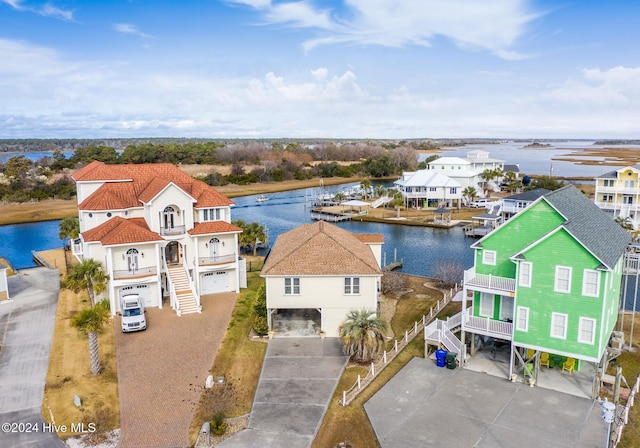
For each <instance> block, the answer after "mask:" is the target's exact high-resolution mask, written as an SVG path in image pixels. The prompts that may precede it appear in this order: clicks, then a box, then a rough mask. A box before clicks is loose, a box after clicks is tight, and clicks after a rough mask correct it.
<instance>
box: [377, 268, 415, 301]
mask: <svg viewBox="0 0 640 448" xmlns="http://www.w3.org/2000/svg"><path fill="white" fill-rule="evenodd" d="M380 287H381V290H382V294H385V295H390V294H399V293H401V292H402V291H404V290H405V289H407V288H408V287H409V281H408V280H407V277H405V276H404V275H403V274H401V273H400V272H395V271H387V272H385V273H384V275H383V276H382V282H381V285H380Z"/></svg>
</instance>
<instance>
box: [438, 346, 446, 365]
mask: <svg viewBox="0 0 640 448" xmlns="http://www.w3.org/2000/svg"><path fill="white" fill-rule="evenodd" d="M447 353H448V352H447V351H446V350H442V349H441V348H439V349H438V350H436V366H438V367H444V366H445V359H446V357H447Z"/></svg>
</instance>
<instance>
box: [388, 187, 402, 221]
mask: <svg viewBox="0 0 640 448" xmlns="http://www.w3.org/2000/svg"><path fill="white" fill-rule="evenodd" d="M391 205H393V207H394V208H395V209H396V212H397V216H396V217H397V218H399V217H400V207H402V206H403V205H404V196H402V192H400V191H396V192H395V193H393V200H392V201H391Z"/></svg>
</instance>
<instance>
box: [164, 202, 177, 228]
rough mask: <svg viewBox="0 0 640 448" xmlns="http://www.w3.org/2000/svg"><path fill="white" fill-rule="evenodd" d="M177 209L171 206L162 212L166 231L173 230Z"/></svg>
mask: <svg viewBox="0 0 640 448" xmlns="http://www.w3.org/2000/svg"><path fill="white" fill-rule="evenodd" d="M175 213H176V211H175V209H174V208H173V207H171V206H170V205H169V206H167V207H165V208H164V210H163V211H162V224H163V227H164V228H165V229H169V230H170V229H173V227H174V226H175Z"/></svg>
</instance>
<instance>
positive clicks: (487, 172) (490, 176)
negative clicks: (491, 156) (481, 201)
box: [480, 168, 494, 197]
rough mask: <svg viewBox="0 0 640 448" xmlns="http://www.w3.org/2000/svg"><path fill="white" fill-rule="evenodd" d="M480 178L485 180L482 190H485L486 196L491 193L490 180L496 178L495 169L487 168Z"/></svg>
mask: <svg viewBox="0 0 640 448" xmlns="http://www.w3.org/2000/svg"><path fill="white" fill-rule="evenodd" d="M480 178H481V179H482V180H483V181H484V182H483V183H482V191H483V192H484V196H485V197H486V196H487V193H489V181H490V180H492V179H493V178H494V171H493V170H492V169H489V168H487V169H486V170H484V171H483V172H482V174H480Z"/></svg>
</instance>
